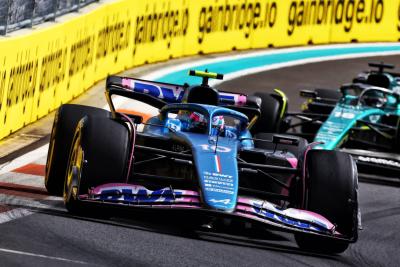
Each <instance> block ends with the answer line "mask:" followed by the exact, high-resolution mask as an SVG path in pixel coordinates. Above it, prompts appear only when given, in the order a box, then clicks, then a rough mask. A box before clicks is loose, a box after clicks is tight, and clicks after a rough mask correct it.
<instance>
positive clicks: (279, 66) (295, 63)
mask: <svg viewBox="0 0 400 267" xmlns="http://www.w3.org/2000/svg"><path fill="white" fill-rule="evenodd" d="M394 55H400V51H391V52H368V53H359V54H348V55H339V56H326V57H319V58H309V59H300V60H294V61H289V62H285V63H276V64H270V65H265V66H261V67H255V68H249V69H245V70H241V71H236V72H232V73H229V74H227V75H224V79H223V80H211V81H210V85H217V84H220V83H223V82H226V81H229V80H233V79H236V78H239V77H243V76H246V75H250V74H255V73H260V72H264V71H269V70H275V69H282V68H286V67H293V66H299V65H305V64H310V63H318V62H325V61H335V60H341V59H352V58H362V57H378V56H394Z"/></svg>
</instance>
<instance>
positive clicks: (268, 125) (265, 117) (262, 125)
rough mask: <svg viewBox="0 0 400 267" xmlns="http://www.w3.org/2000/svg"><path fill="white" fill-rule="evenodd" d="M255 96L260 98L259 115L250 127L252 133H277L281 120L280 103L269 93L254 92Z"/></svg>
mask: <svg viewBox="0 0 400 267" xmlns="http://www.w3.org/2000/svg"><path fill="white" fill-rule="evenodd" d="M254 95H255V96H258V97H260V98H261V108H260V110H261V116H260V118H258V120H257V122H256V124H255V125H254V126H253V128H252V132H253V133H259V132H264V133H277V132H279V129H280V124H281V121H282V118H281V112H282V105H281V103H280V102H279V101H278V100H277V99H276V98H274V97H273V96H272V95H271V93H261V92H258V93H255V94H254Z"/></svg>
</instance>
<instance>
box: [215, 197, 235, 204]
mask: <svg viewBox="0 0 400 267" xmlns="http://www.w3.org/2000/svg"><path fill="white" fill-rule="evenodd" d="M210 202H214V203H222V204H225V205H228V204H229V203H231V200H230V199H229V198H226V199H219V200H217V199H214V198H212V199H210Z"/></svg>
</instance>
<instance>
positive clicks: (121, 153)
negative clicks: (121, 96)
mask: <svg viewBox="0 0 400 267" xmlns="http://www.w3.org/2000/svg"><path fill="white" fill-rule="evenodd" d="M129 143H130V142H129V130H128V129H127V127H126V126H125V125H124V124H122V123H119V122H117V121H115V120H112V119H108V118H98V117H93V116H87V117H85V118H83V119H82V120H81V121H80V122H79V124H78V126H77V129H76V133H75V137H74V143H73V147H72V149H71V153H70V157H69V161H68V169H67V170H68V172H67V178H66V179H65V184H64V203H65V206H66V208H67V210H68V211H69V212H71V213H74V214H79V215H88V210H87V209H84V207H83V206H81V203H79V201H78V200H77V196H79V195H81V194H86V193H87V192H88V189H89V188H92V187H96V186H98V185H102V184H106V183H124V182H126V171H127V167H128V166H127V160H128V156H129ZM73 186H76V187H77V188H78V190H77V194H75V195H74V194H73V192H71V190H72V188H73ZM93 213H97V214H101V213H102V212H98V211H96V210H93V209H91V212H90V215H93Z"/></svg>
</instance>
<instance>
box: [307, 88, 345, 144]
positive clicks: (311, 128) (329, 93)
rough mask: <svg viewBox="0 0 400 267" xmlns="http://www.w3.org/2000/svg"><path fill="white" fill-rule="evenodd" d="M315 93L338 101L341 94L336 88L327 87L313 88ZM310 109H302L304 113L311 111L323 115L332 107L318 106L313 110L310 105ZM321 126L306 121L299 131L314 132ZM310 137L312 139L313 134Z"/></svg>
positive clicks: (329, 111) (330, 110) (328, 112)
mask: <svg viewBox="0 0 400 267" xmlns="http://www.w3.org/2000/svg"><path fill="white" fill-rule="evenodd" d="M314 91H315V92H316V93H317V96H318V97H321V98H324V99H331V100H336V101H339V99H340V98H341V97H342V94H341V93H340V92H338V91H336V90H329V89H321V88H319V89H318V88H317V89H315V90H314ZM309 108H310V109H311V110H310V109H306V110H303V112H304V113H313V114H323V115H329V114H330V113H331V112H332V110H333V108H323V109H321V108H319V109H318V110H313V109H312V108H311V107H309ZM320 127H321V125H320V124H318V123H315V122H312V123H307V124H304V125H302V126H301V131H302V132H303V133H307V134H314V135H315V134H316V133H317V132H318V130H319V128H320ZM310 139H311V140H312V139H314V136H312V137H310Z"/></svg>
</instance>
